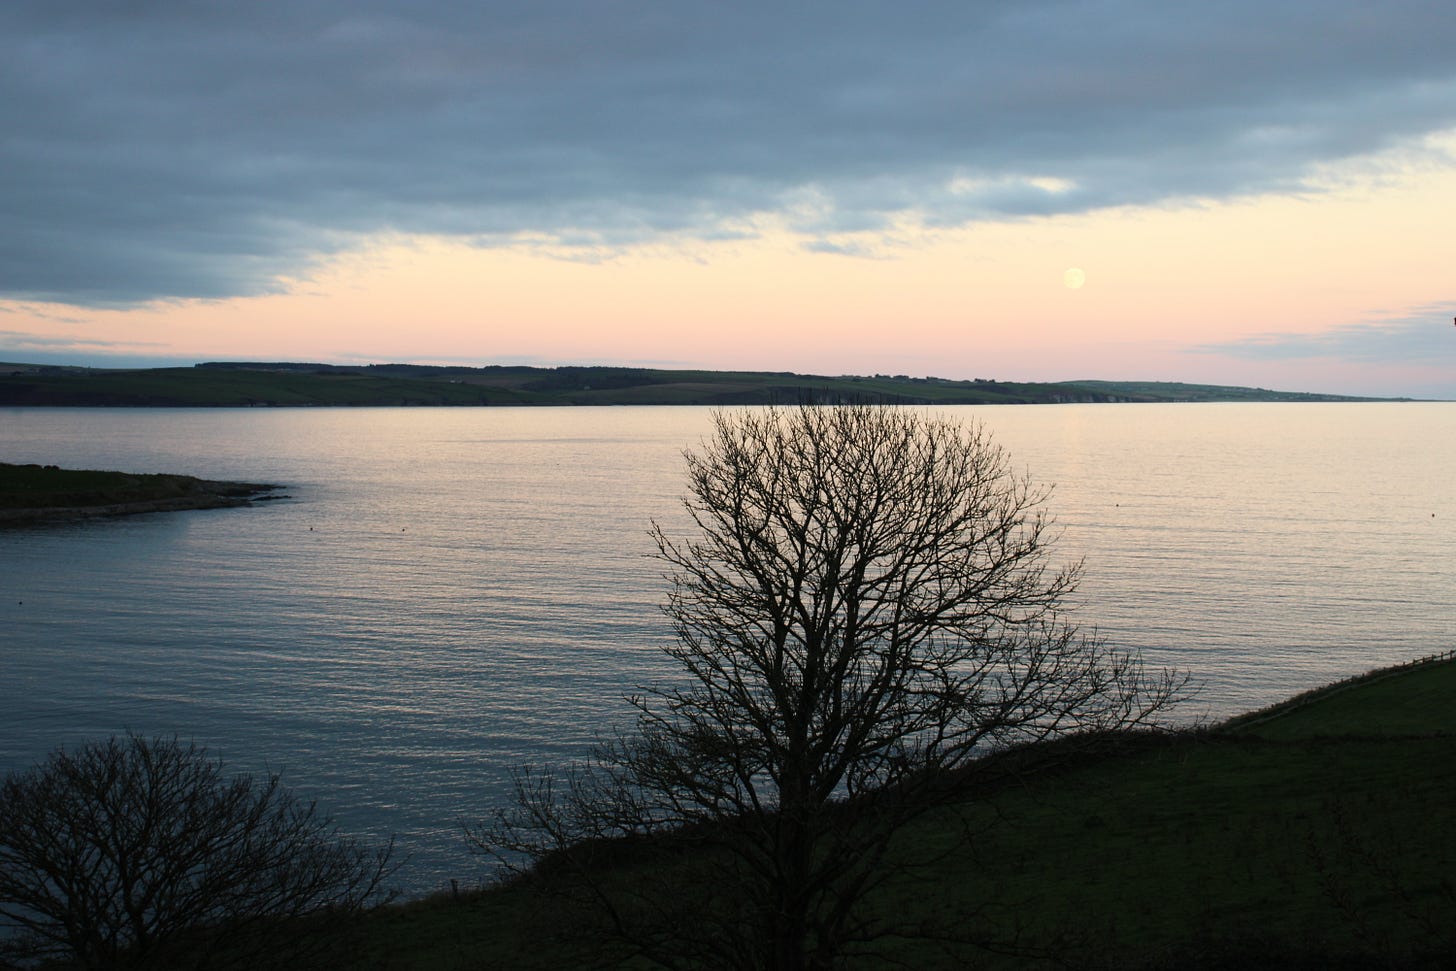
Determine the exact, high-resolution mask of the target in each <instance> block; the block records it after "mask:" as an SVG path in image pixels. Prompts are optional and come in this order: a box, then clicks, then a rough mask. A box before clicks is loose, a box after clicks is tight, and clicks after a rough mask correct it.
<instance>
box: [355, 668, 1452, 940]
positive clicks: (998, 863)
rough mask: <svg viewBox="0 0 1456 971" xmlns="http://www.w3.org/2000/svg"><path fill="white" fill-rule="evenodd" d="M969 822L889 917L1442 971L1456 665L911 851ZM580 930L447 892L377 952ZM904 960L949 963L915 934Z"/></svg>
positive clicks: (1144, 757)
mask: <svg viewBox="0 0 1456 971" xmlns="http://www.w3.org/2000/svg"><path fill="white" fill-rule="evenodd" d="M1267 714H1268V713H1266V715H1267ZM1348 733H1353V734H1348ZM993 821H994V823H995V825H991V826H986V825H985V824H987V823H990V822H993ZM965 823H970V824H971V826H972V827H973V829H975V830H977V831H980V835H979V836H978V837H977V838H976V839H974V840H973V841H972V843H971V845H970V847H969V848H966V847H959V848H957V849H956V850H955V851H954V852H953V853H952V854H951V855H949V856H948V857H946V858H945V859H944V860H941V861H940V862H938V863H936V864H934V865H932V866H930V867H929V868H927V869H925V870H923V871H920V872H919V873H917V875H916V876H915V878H914V879H913V880H907V881H906V882H904V884H903V885H902V886H901V887H900V888H899V890H898V891H893V892H891V893H889V894H888V895H887V896H886V897H884V898H882V900H881V901H880V904H881V906H883V907H885V908H887V909H889V910H892V911H894V912H896V913H899V914H903V915H909V916H911V917H914V918H926V917H929V918H936V917H940V918H946V917H948V918H949V919H950V920H951V921H952V922H953V924H954V925H955V926H958V927H962V928H966V929H969V930H970V931H971V932H973V933H977V934H985V935H988V936H1004V935H1005V934H1006V933H1007V929H1008V927H1011V926H1013V925H1019V927H1020V930H1019V943H1020V944H1021V945H1027V946H1040V947H1060V948H1062V951H1061V956H1062V957H1063V958H1065V959H1068V960H1071V961H1072V962H1073V963H1075V964H1083V965H1088V966H1105V967H1170V968H1171V967H1180V968H1186V967H1209V968H1212V967H1224V966H1234V965H1240V966H1308V967H1316V966H1327V965H1328V964H1329V963H1330V962H1333V963H1334V964H1336V965H1338V964H1339V962H1341V961H1344V962H1349V963H1347V964H1345V965H1344V966H1350V967H1356V966H1361V967H1363V966H1368V963H1367V962H1370V961H1373V960H1375V958H1376V957H1377V956H1378V957H1379V958H1380V960H1381V961H1385V962H1389V965H1388V966H1396V967H1403V966H1412V967H1414V966H1427V965H1426V964H1424V963H1422V962H1423V960H1424V959H1423V958H1421V957H1420V955H1421V954H1427V953H1429V952H1431V951H1436V952H1440V951H1442V950H1443V949H1445V950H1446V951H1447V952H1449V949H1450V948H1452V947H1453V946H1456V889H1453V887H1452V883H1451V874H1452V872H1453V867H1456V852H1453V849H1452V840H1451V836H1450V834H1451V833H1452V832H1453V824H1456V662H1450V661H1447V662H1445V663H1439V664H1433V665H1428V666H1423V667H1419V668H1414V669H1410V670H1407V671H1404V672H1401V673H1399V674H1397V675H1394V676H1390V677H1385V678H1381V679H1373V680H1370V681H1367V682H1365V683H1362V684H1357V685H1354V686H1351V687H1348V688H1346V689H1344V690H1340V691H1335V692H1330V693H1328V694H1326V695H1325V696H1323V697H1320V698H1317V699H1315V700H1314V701H1312V702H1311V701H1305V702H1302V703H1301V704H1299V705H1297V706H1295V707H1293V708H1292V709H1291V710H1290V711H1288V712H1287V713H1281V714H1278V715H1277V716H1276V717H1266V718H1265V719H1264V720H1261V721H1259V722H1258V723H1256V724H1234V725H1231V726H1229V727H1227V728H1221V729H1217V730H1212V731H1208V732H1200V733H1196V734H1194V735H1190V736H1184V737H1179V738H1174V739H1167V740H1141V741H1138V740H1132V741H1126V742H1122V743H1119V744H1118V745H1117V746H1114V750H1112V751H1107V752H1103V753H1101V754H1099V755H1095V756H1092V757H1084V758H1083V759H1082V761H1081V763H1080V764H1078V765H1076V766H1072V767H1065V768H1062V769H1059V770H1054V771H1046V772H1042V773H1039V774H1034V775H1030V776H1028V777H1027V778H1026V779H1025V780H1024V782H1023V783H1021V784H1017V785H1014V786H1010V787H1006V788H1003V789H1002V790H1001V791H999V792H997V793H996V794H995V795H993V796H992V797H990V798H987V799H982V800H978V801H974V802H971V803H967V804H966V805H964V806H962V807H960V808H958V809H956V810H953V811H952V810H947V811H946V813H945V814H943V815H942V816H941V817H940V818H939V819H937V820H934V821H931V822H930V823H927V824H926V825H924V826H922V827H920V828H919V829H918V830H916V831H914V832H912V833H909V834H907V837H906V841H905V843H904V846H903V847H902V851H903V852H904V853H905V854H907V855H909V854H913V855H915V856H921V855H924V854H926V853H929V852H932V851H934V850H936V849H938V848H941V847H943V846H944V845H948V841H950V840H951V837H952V834H955V833H958V832H960V831H961V827H962V825H963V824H965ZM988 900H990V901H996V902H998V903H999V904H1000V905H1001V910H1000V912H999V914H998V915H997V920H996V922H995V923H994V924H990V923H987V924H986V925H985V926H979V925H978V924H977V920H978V918H974V917H971V916H968V915H972V914H975V913H976V912H977V909H978V907H979V906H980V905H982V904H983V903H984V902H986V901H988ZM569 923H570V920H569V917H568V916H567V915H563V914H561V913H559V912H557V911H556V910H554V909H551V908H543V907H541V906H540V905H539V904H538V902H537V901H535V900H534V899H533V898H532V897H531V896H530V895H529V893H528V892H526V891H522V890H511V891H493V892H488V893H484V894H478V895H465V896H463V897H462V898H461V899H460V900H458V901H452V900H449V899H441V898H436V899H432V900H427V901H420V902H415V903H412V904H409V905H405V906H403V907H399V908H392V909H390V910H389V911H387V912H385V913H384V914H382V915H380V916H379V917H377V918H376V919H375V921H374V923H373V926H372V931H373V934H374V945H373V948H372V954H373V959H374V961H375V964H376V966H378V967H389V968H473V967H493V966H512V967H543V968H544V967H575V966H581V965H583V964H585V963H587V962H585V961H584V960H583V956H582V954H581V952H579V951H576V950H573V949H572V947H573V945H571V943H570V942H569V941H568V940H565V939H563V938H562V937H561V932H562V928H563V927H565V926H567V925H568V924H569ZM1412 955H1414V956H1412ZM896 956H897V958H900V959H903V960H905V961H908V962H909V965H910V966H918V967H950V966H955V964H954V963H953V962H952V961H951V960H949V959H947V958H946V957H945V956H944V955H943V954H942V953H941V952H940V951H939V950H938V949H936V948H933V947H930V946H928V945H925V944H923V943H918V942H912V941H906V942H902V943H901V944H900V945H899V946H898V947H897V955H896ZM981 957H982V959H984V960H985V961H986V962H987V963H988V965H989V966H992V967H995V966H1003V967H1025V966H1036V963H1035V962H1032V961H1031V960H1029V959H1028V958H1026V957H1025V956H1022V957H1017V958H997V957H995V956H994V955H981ZM863 966H866V967H872V966H878V964H877V963H874V962H868V963H866V964H864V965H863ZM1429 966H1439V964H1430V965H1429Z"/></svg>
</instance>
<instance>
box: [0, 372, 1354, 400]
mask: <svg viewBox="0 0 1456 971" xmlns="http://www.w3.org/2000/svg"><path fill="white" fill-rule="evenodd" d="M1354 400H1368V399H1355V398H1344V397H1340V396H1336V395H1318V394H1303V393H1293V392H1280V391H1267V390H1264V389H1261V388H1232V387H1219V386H1214V385H1193V384H1178V383H1173V382H1156V381H1142V382H1115V381H1064V382H1054V383H1034V382H1014V381H992V380H986V379H974V380H969V381H960V380H950V379H946V378H936V377H911V376H909V375H904V374H899V375H889V374H876V375H866V376H858V375H839V376H827V375H813V374H794V373H790V372H787V371H783V372H769V371H701V370H660V369H653V368H629V367H601V366H592V367H556V368H538V367H523V366H487V367H436V366H429V365H415V364H368V365H336V364H296V363H265V362H256V363H211V364H200V365H197V366H196V367H190V368H187V367H174V368H146V369H134V370H121V369H106V368H82V367H61V366H47V365H27V364H0V405H28V406H49V407H54V406H68V407H72V406H93V407H102V406H107V407H123V406H134V407H203V406H209V407H262V406H266V407H303V406H314V407H337V406H356V407H357V406H380V407H384V406H389V407H396V406H402V405H407V406H439V405H634V404H635V405H740V404H787V405H792V404H800V403H805V402H810V403H816V404H823V403H833V402H858V401H868V402H876V403H892V404H947V405H950V404H1057V403H1069V402H1171V401H1354Z"/></svg>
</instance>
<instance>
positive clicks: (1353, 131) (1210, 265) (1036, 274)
mask: <svg viewBox="0 0 1456 971" xmlns="http://www.w3.org/2000/svg"><path fill="white" fill-rule="evenodd" d="M1453 257H1456V5H1453V4H1451V3H1450V0H1258V2H1244V0H1225V2H1221V3H1216V4H1208V3H1200V4H1194V3H1186V2H1169V0H1098V2H1075V0H1071V2H1062V0H954V2H939V0H927V2H918V3H906V2H905V0H897V2H893V3H891V2H872V0H836V2H832V3H830V2H812V0H775V2H772V3H767V2H759V0H734V2H732V3H727V2H690V0H669V2H663V0H575V2H573V0H410V2H401V0H394V2H382V0H289V2H271V0H257V2H249V3H242V2H222V0H151V2H148V0H89V2H87V0H39V2H31V0H5V2H4V3H0V360H3V361H11V362H36V363H79V364H87V365H91V366H98V367H125V366H152V365H158V364H168V363H186V364H190V363H195V362H198V361H208V360H260V361H322V362H331V363H352V362H360V363H368V362H389V361H400V362H403V361H410V362H419V363H452V364H454V363H459V364H473V365H484V364H521V363H523V364H536V365H543V366H553V365H562V364H621V365H631V366H644V367H667V368H677V367H684V368H688V367H691V368H712V369H724V370H726V369H745V370H765V371H797V372H800V373H810V374H874V373H890V374H909V375H913V376H923V375H934V376H938V377H945V378H956V379H965V378H977V377H979V378H990V379H998V380H1034V381H1052V380H1071V379H1078V378H1101V379H1108V380H1177V381H1195V382H1201V383H1214V384H1230V385H1242V386H1256V387H1266V388H1276V389H1280V390H1294V391H1320V392H1330V393H1345V394H1372V395H1403V396H1413V397H1441V398H1453V399H1456V326H1453V322H1456V259H1453Z"/></svg>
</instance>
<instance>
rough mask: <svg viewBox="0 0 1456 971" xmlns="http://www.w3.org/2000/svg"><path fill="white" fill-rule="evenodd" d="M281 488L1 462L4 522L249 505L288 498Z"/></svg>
mask: <svg viewBox="0 0 1456 971" xmlns="http://www.w3.org/2000/svg"><path fill="white" fill-rule="evenodd" d="M281 488H282V487H281V486H277V485H271V484H264V483H256V482H227V481H217V480H213V479H199V478H196V477H195V476H190V475H170V474H135V473H127V472H109V471H98V470H71V469H61V468H58V467H56V466H42V465H11V464H9V463H0V526H33V525H38V524H44V523H56V522H69V521H74V520H78V519H92V518H98V517H104V516H130V515H136V514H139V513H149V512H180V511H184V510H189V509H224V508H231V507H237V506H249V505H252V504H254V503H256V502H264V501H268V500H271V499H281V498H284V496H282V495H281V494H278V493H279V490H280V489H281Z"/></svg>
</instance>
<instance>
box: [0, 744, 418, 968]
mask: <svg viewBox="0 0 1456 971" xmlns="http://www.w3.org/2000/svg"><path fill="white" fill-rule="evenodd" d="M391 851H392V847H391V846H386V847H384V848H383V849H380V850H373V851H371V850H366V849H364V848H362V847H360V846H359V845H358V844H356V843H355V842H353V841H352V840H349V839H345V838H343V837H340V836H339V835H338V832H337V830H336V828H335V826H334V825H333V822H332V821H331V820H330V819H329V818H328V817H326V816H321V815H320V814H319V813H318V812H317V810H316V809H315V806H314V804H313V803H305V802H301V801H299V800H298V799H296V798H295V797H294V796H293V795H292V793H291V792H290V791H289V790H288V789H286V788H284V787H283V786H282V784H281V783H280V780H279V778H278V776H276V775H269V776H267V777H266V778H263V779H261V780H257V779H254V778H252V777H251V776H246V775H241V776H237V777H234V778H231V779H229V778H226V777H224V775H223V771H222V763H221V762H218V761H214V760H211V759H208V758H207V755H206V751H205V750H204V749H201V748H198V747H196V746H195V745H193V744H186V745H184V744H182V743H181V742H179V741H178V740H177V739H176V738H170V739H167V738H152V739H148V738H145V737H142V736H139V735H131V734H129V735H127V736H126V737H124V738H115V737H113V738H111V739H109V740H107V741H105V742H92V743H87V744H84V745H81V746H80V747H78V748H76V749H75V750H74V751H71V752H67V751H65V750H64V749H61V750H57V751H56V752H54V753H52V754H51V755H50V757H49V758H48V759H47V760H46V761H45V762H44V763H42V764H40V765H38V766H35V767H33V768H31V769H29V770H26V771H23V772H13V773H10V774H9V775H7V776H6V778H5V781H4V784H3V786H0V944H3V945H4V946H5V947H6V949H7V950H8V951H9V952H10V953H11V955H12V956H19V957H30V958H44V957H56V956H62V957H67V958H69V959H70V960H71V961H72V962H73V963H74V965H75V966H78V967H82V968H140V967H166V968H186V967H208V968H213V967H223V966H230V965H238V966H246V967H257V966H261V965H263V964H266V963H268V961H270V960H277V961H282V962H285V963H295V962H297V961H298V960H299V959H300V957H301V955H303V954H304V953H305V952H306V951H307V950H308V949H309V948H310V947H331V946H336V945H337V940H336V939H335V938H334V937H332V936H331V933H330V932H331V931H333V930H336V929H337V928H338V927H339V924H338V922H337V920H335V919H336V918H340V917H346V916H349V915H352V914H356V913H357V912H359V911H360V910H361V909H363V908H365V907H367V906H369V905H371V904H374V903H377V902H380V901H382V900H383V899H385V898H386V897H387V894H386V893H385V891H384V890H383V883H384V881H385V880H386V879H387V878H388V877H389V875H390V874H391V873H392V872H393V870H394V867H393V866H392V865H391V863H390V857H391ZM303 918H306V919H303Z"/></svg>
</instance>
